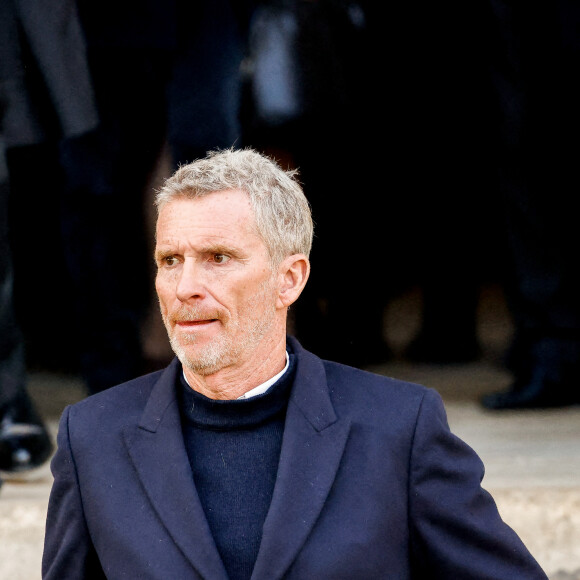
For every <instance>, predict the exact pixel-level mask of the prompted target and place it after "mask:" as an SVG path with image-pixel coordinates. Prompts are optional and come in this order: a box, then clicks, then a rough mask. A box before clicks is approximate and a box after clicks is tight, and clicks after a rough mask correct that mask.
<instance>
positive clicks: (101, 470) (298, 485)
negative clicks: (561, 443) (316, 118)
mask: <svg viewBox="0 0 580 580" xmlns="http://www.w3.org/2000/svg"><path fill="white" fill-rule="evenodd" d="M157 206H158V211H159V214H158V222H157V234H156V237H157V240H156V250H155V260H156V263H157V268H158V274H157V279H156V289H157V293H158V296H159V302H160V306H161V312H162V315H163V319H164V321H165V325H166V327H167V331H168V333H169V336H170V340H171V344H172V346H173V348H174V350H175V353H176V354H177V358H176V359H175V360H174V361H173V362H172V363H171V364H170V365H169V366H168V367H167V369H165V370H163V371H159V372H156V373H153V374H150V375H147V376H144V377H141V378H138V379H135V380H133V381H130V382H128V383H125V384H122V385H119V386H117V387H113V388H111V389H108V390H106V391H104V392H102V393H98V394H95V395H93V396H91V397H88V398H87V399H85V400H83V401H81V402H80V403H77V404H75V405H73V406H70V407H68V408H67V409H66V410H65V411H64V413H63V416H62V419H61V424H60V429H59V435H58V451H57V453H56V455H55V457H54V459H53V462H52V470H53V474H54V477H55V479H54V485H53V489H52V492H51V499H50V505H49V509H48V517H47V529H46V541H45V550H44V558H43V578H44V579H46V580H50V579H58V580H63V579H67V578H71V579H72V578H74V579H75V580H78V579H81V578H105V577H106V578H151V579H153V578H158V579H164V580H165V579H167V578H179V579H185V578H205V579H209V580H220V579H223V580H226V579H228V578H230V579H242V578H244V579H249V578H250V577H251V578H254V579H263V580H273V579H276V578H288V579H300V580H305V579H311V578H325V579H326V578H329V579H330V578H332V579H337V578H345V579H349V580H352V579H363V578H364V579H371V578H385V577H388V578H397V579H399V578H426V577H429V578H431V577H433V578H462V579H464V578H473V579H475V578H477V579H481V578H495V579H500V578H501V579H505V580H508V579H509V580H512V579H513V578H518V579H519V580H520V579H545V578H546V576H545V574H544V573H543V572H542V570H541V569H540V567H539V566H538V564H537V563H536V561H535V560H534V559H533V557H532V556H531V555H530V554H529V552H528V551H527V549H526V548H525V547H524V545H523V544H522V542H521V541H520V539H519V538H518V537H517V535H516V534H515V533H514V532H513V530H511V528H509V527H508V526H507V525H506V524H505V523H503V522H502V520H501V519H500V516H499V514H498V512H497V509H496V506H495V504H494V502H493V500H492V498H491V497H490V496H489V494H488V493H487V492H485V491H484V490H483V489H482V488H481V487H480V480H481V478H482V476H483V467H482V464H481V461H480V460H479V458H478V457H477V456H476V454H475V453H474V452H473V450H471V449H470V448H469V447H468V446H467V445H466V444H465V443H463V442H462V441H460V440H459V439H457V438H456V437H455V436H454V435H452V434H451V433H450V431H449V428H448V426H447V422H446V418H445V413H444V410H443V406H442V402H441V399H440V397H439V396H438V395H437V393H436V392H435V391H433V390H430V389H426V388H424V387H422V386H418V385H413V384H408V383H403V382H401V381H397V380H393V379H390V378H386V377H382V376H378V375H375V374H371V373H367V372H364V371H360V370H357V369H354V368H351V367H347V366H344V365H340V364H338V363H333V362H328V361H322V360H321V359H319V358H318V357H316V356H315V355H313V354H311V353H309V352H307V351H305V350H304V349H303V348H302V347H301V346H300V344H299V343H298V342H297V341H296V340H294V339H293V338H292V337H287V336H286V318H287V313H288V308H289V307H290V306H291V305H292V304H293V303H294V302H295V301H296V300H297V299H298V297H299V295H300V293H301V291H302V290H303V288H304V286H305V284H306V280H307V278H308V275H309V268H310V266H309V261H308V255H309V251H310V246H311V242H312V220H311V216H310V210H309V206H308V203H307V201H306V199H305V197H304V195H303V193H302V190H301V188H300V186H299V184H298V183H297V181H296V179H295V176H294V175H293V173H292V172H284V171H283V170H281V169H280V168H279V167H278V166H277V165H276V164H275V163H274V162H272V161H271V160H269V159H268V158H266V157H264V156H262V155H260V154H258V153H256V152H255V151H253V150H251V149H245V150H238V151H235V150H226V151H222V152H213V153H210V154H209V155H208V157H207V158H205V159H201V160H198V161H195V162H193V163H191V164H189V165H185V166H183V167H181V168H180V169H179V170H178V171H177V172H176V173H175V175H174V176H173V177H172V178H170V179H169V180H168V181H167V182H166V184H165V185H164V187H163V188H162V189H161V191H160V192H159V193H158V196H157ZM363 255H364V254H363ZM361 257H362V255H361ZM119 259H125V257H124V256H123V254H122V250H121V252H120V255H119ZM126 259H129V260H130V259H131V256H127V257H126ZM345 266H346V267H348V266H350V264H345ZM346 267H345V269H344V270H343V271H342V272H337V273H336V276H337V278H336V283H337V284H342V285H343V286H344V294H345V302H346V300H348V301H349V304H348V306H347V308H345V316H355V315H356V316H364V308H361V305H360V300H364V297H358V296H356V280H353V277H352V276H351V275H350V274H351V272H350V271H349V270H347V269H346ZM372 267H374V266H372ZM355 309H356V310H357V311H356V312H355V311H354V310H355Z"/></svg>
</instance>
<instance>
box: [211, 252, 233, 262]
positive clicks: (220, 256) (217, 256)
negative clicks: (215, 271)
mask: <svg viewBox="0 0 580 580" xmlns="http://www.w3.org/2000/svg"><path fill="white" fill-rule="evenodd" d="M229 259H230V257H229V256H226V255H225V254H214V255H213V261H214V262H215V263H216V264H225V263H226V262H227V261H228V260H229Z"/></svg>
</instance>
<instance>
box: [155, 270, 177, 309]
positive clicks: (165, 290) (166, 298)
mask: <svg viewBox="0 0 580 580" xmlns="http://www.w3.org/2000/svg"><path fill="white" fill-rule="evenodd" d="M155 291H156V292H157V297H158V298H159V303H160V304H161V306H162V308H163V307H164V306H165V305H167V304H168V303H169V302H170V301H171V300H172V295H175V292H174V291H173V290H172V285H171V284H169V283H168V281H167V280H164V279H162V278H160V277H159V276H158V277H157V278H156V279H155Z"/></svg>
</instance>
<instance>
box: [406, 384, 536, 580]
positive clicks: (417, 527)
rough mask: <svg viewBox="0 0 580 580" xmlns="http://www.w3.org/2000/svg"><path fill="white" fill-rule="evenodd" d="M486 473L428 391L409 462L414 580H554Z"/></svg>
mask: <svg viewBox="0 0 580 580" xmlns="http://www.w3.org/2000/svg"><path fill="white" fill-rule="evenodd" d="M483 475H484V467H483V463H482V462H481V460H480V458H479V457H478V456H477V454H476V453H475V451H474V450H473V449H471V448H470V447H469V446H468V445H467V444H466V443H465V442H463V441H462V440H461V439H459V438H458V437H456V436H455V435H453V434H452V433H451V431H450V429H449V426H448V423H447V416H446V414H445V410H444V407H443V402H442V400H441V398H440V396H439V395H438V394H437V393H436V392H435V391H433V390H428V391H427V393H426V394H425V396H424V398H423V401H422V403H421V407H420V410H419V413H418V416H417V422H416V426H415V434H414V439H413V445H412V451H411V458H410V478H409V486H410V489H409V503H410V505H409V517H410V529H411V549H412V554H411V558H412V566H413V570H414V571H415V574H414V577H415V576H416V577H418V578H423V577H428V578H461V579H465V580H468V579H473V580H475V579H478V580H481V579H490V580H491V579H493V580H512V579H513V578H518V580H547V576H546V574H545V573H544V572H543V571H542V569H541V568H540V566H539V564H538V563H537V562H536V560H535V559H534V558H533V557H532V555H531V554H530V553H529V551H528V550H527V548H526V547H525V546H524V544H523V543H522V541H521V540H520V538H519V537H518V535H517V534H516V533H515V532H514V530H512V529H511V528H510V527H509V526H508V525H507V524H506V523H505V522H504V521H503V520H502V519H501V517H500V514H499V512H498V510H497V507H496V504H495V501H494V500H493V498H492V496H491V495H490V494H489V493H488V492H487V491H486V490H485V489H483V488H482V487H481V481H482V479H483Z"/></svg>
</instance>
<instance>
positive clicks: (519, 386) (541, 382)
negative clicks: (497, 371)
mask: <svg viewBox="0 0 580 580" xmlns="http://www.w3.org/2000/svg"><path fill="white" fill-rule="evenodd" d="M481 404H482V405H483V407H485V408H486V409H489V410H492V411H501V410H517V409H551V408H555V407H570V406H572V405H578V404H580V395H579V393H578V385H572V384H570V385H565V384H562V383H560V382H555V381H553V380H550V379H549V378H548V376H547V375H546V373H544V372H542V371H541V370H539V371H537V372H536V373H535V374H534V375H533V376H532V378H531V379H530V380H529V381H525V382H524V381H521V380H520V381H517V380H516V381H515V382H514V384H513V385H512V387H511V388H510V389H508V390H507V391H500V392H497V393H490V394H488V395H484V396H483V397H482V399H481Z"/></svg>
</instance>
